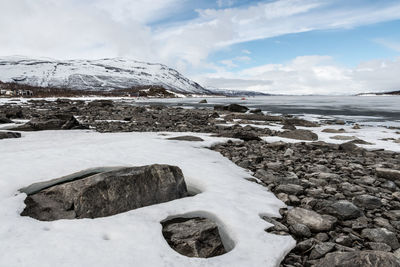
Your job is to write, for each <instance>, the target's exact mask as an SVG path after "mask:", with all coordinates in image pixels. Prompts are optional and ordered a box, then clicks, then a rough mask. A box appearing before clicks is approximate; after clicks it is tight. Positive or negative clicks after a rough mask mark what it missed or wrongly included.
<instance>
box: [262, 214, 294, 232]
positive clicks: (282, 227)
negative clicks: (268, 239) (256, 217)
mask: <svg viewBox="0 0 400 267" xmlns="http://www.w3.org/2000/svg"><path fill="white" fill-rule="evenodd" d="M262 218H263V219H264V220H265V221H267V222H269V223H271V224H273V226H272V227H270V228H268V229H267V232H272V231H277V232H289V229H288V228H287V227H286V226H285V225H284V224H282V223H280V222H278V221H277V220H275V219H273V218H270V217H267V216H263V217H262Z"/></svg>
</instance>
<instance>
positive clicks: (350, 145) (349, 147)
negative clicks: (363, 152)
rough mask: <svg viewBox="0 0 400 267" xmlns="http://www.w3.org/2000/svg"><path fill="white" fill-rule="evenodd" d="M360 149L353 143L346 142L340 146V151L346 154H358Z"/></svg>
mask: <svg viewBox="0 0 400 267" xmlns="http://www.w3.org/2000/svg"><path fill="white" fill-rule="evenodd" d="M358 149H359V147H358V146H357V145H355V144H354V143H352V142H346V143H343V144H340V145H339V150H343V151H346V152H356V151H358Z"/></svg>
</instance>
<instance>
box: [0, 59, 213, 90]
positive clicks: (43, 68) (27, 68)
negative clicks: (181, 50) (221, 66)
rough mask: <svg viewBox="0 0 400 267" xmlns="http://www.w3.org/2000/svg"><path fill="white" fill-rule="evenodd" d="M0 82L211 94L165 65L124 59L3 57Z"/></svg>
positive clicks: (87, 88) (0, 60)
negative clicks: (156, 88)
mask: <svg viewBox="0 0 400 267" xmlns="http://www.w3.org/2000/svg"><path fill="white" fill-rule="evenodd" d="M0 81H2V82H16V83H21V84H27V85H32V86H40V87H62V88H69V89H75V90H113V89H127V88H130V87H133V86H142V85H145V86H146V85H158V86H162V87H164V88H165V89H168V90H171V91H173V92H177V93H183V94H208V93H209V91H208V90H206V89H204V88H203V87H202V86H200V85H199V84H198V83H196V82H194V81H191V80H189V79H188V78H186V77H184V76H183V75H182V74H180V73H179V72H177V71H176V70H174V69H171V68H169V67H167V66H165V65H162V64H153V63H146V62H139V61H135V60H129V59H122V58H108V59H99V60H54V59H47V58H45V59H32V58H26V57H15V56H14V57H1V58H0Z"/></svg>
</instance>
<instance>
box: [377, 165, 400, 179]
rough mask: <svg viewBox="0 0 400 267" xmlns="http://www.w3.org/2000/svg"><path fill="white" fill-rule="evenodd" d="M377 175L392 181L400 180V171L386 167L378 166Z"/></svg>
mask: <svg viewBox="0 0 400 267" xmlns="http://www.w3.org/2000/svg"><path fill="white" fill-rule="evenodd" d="M376 175H377V176H378V177H381V178H385V179H388V180H391V181H400V171H399V170H392V169H386V168H376Z"/></svg>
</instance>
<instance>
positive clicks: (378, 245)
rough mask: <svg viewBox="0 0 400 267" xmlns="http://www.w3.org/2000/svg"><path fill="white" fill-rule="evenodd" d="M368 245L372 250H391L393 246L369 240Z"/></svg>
mask: <svg viewBox="0 0 400 267" xmlns="http://www.w3.org/2000/svg"><path fill="white" fill-rule="evenodd" d="M367 246H368V247H369V248H370V249H372V250H377V251H386V252H390V251H391V250H392V248H391V247H390V246H389V245H388V244H385V243H377V242H367Z"/></svg>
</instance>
